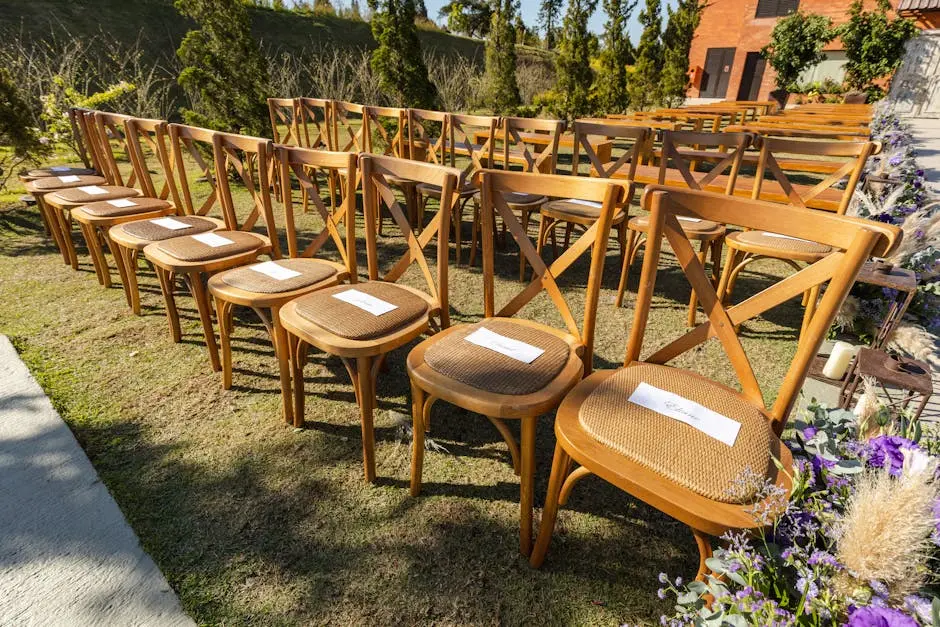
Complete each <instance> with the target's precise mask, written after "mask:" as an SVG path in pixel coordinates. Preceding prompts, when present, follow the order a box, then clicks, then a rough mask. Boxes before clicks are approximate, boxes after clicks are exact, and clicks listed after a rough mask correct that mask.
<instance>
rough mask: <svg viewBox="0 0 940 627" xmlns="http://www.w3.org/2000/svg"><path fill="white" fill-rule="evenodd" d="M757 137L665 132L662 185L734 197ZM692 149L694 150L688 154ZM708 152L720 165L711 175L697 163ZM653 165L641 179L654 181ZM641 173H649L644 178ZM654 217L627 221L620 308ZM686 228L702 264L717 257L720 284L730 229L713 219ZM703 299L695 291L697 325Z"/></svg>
mask: <svg viewBox="0 0 940 627" xmlns="http://www.w3.org/2000/svg"><path fill="white" fill-rule="evenodd" d="M753 139H754V138H753V136H752V135H749V134H747V133H692V132H688V131H666V132H664V133H663V149H662V157H661V158H660V163H659V167H658V168H656V183H657V184H659V185H676V186H681V187H687V188H689V189H695V190H710V191H716V192H719V193H725V194H729V195H730V194H732V193H733V191H734V189H735V185H736V184H737V180H738V174H739V173H740V171H741V163H742V161H743V159H744V153H745V151H746V150H747V147H748V146H750V145H751V142H752V141H753ZM683 146H691V147H692V148H693V151H691V154H690V152H686V151H683V150H682V147H683ZM703 153H705V154H707V153H715V154H716V155H717V157H716V158H720V161H718V162H717V163H715V164H714V165H713V166H712V167H711V169H710V170H707V171H695V170H693V167H694V164H695V163H696V162H697V160H699V159H701V157H702V156H703ZM649 170H650V166H641V167H639V168H637V170H636V174H635V175H634V176H635V180H642V181H643V182H649V178H648V177H649V176H650V172H649ZM641 172H642V173H643V174H641ZM649 220H650V219H649V216H637V217H635V218H631V219H630V220H629V221H628V222H627V255H626V256H625V257H624V259H623V266H622V268H621V269H620V283H619V284H618V285H617V298H616V301H615V304H616V306H617V307H622V306H623V295H624V292H626V289H627V277H628V274H629V272H630V266H631V265H632V263H633V260H634V259H636V256H637V254H638V253H639V251H640V249H641V248H643V247H644V246H647V245H648V242H649V237H648V231H649V224H650V222H649ZM681 222H682V226H683V227H684V228H685V230H686V233H687V234H688V236H689V237H690V238H691V239H693V240H695V241H697V242H698V243H699V253H698V258H699V262H700V263H702V264H704V263H705V259H706V257H707V256H708V254H709V252H710V253H711V267H712V280H713V281H714V284H715V285H717V284H718V278H719V276H720V273H721V254H722V248H723V245H724V240H725V233H726V231H727V229H726V228H725V226H724V225H723V224H718V223H716V222H714V221H712V220H697V219H694V218H683V219H682V221H681ZM696 303H697V299H696V295H695V290H692V293H691V295H690V296H689V315H688V324H689V326H692V325H694V324H695V318H696V307H697V304H696Z"/></svg>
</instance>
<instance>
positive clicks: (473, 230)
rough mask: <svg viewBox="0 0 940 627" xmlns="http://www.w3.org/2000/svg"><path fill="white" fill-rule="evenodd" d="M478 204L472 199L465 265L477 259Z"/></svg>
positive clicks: (471, 263)
mask: <svg viewBox="0 0 940 627" xmlns="http://www.w3.org/2000/svg"><path fill="white" fill-rule="evenodd" d="M480 228H481V227H480V205H479V203H477V201H476V199H474V201H473V222H472V223H471V224H470V259H469V260H468V261H467V265H469V266H472V265H473V264H474V263H476V260H477V234H478V233H479V232H480Z"/></svg>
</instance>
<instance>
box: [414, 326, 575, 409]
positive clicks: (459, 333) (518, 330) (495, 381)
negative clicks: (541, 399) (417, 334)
mask: <svg viewBox="0 0 940 627" xmlns="http://www.w3.org/2000/svg"><path fill="white" fill-rule="evenodd" d="M480 328H485V329H488V330H490V331H492V332H493V333H498V334H499V335H503V336H505V337H508V338H511V339H514V340H517V341H520V342H525V343H526V344H531V345H532V346H536V347H538V348H541V349H543V350H544V351H545V352H544V353H542V354H541V355H539V356H538V357H537V358H536V359H535V360H534V361H532V363H528V364H527V363H525V362H522V361H519V360H518V359H513V358H512V357H508V356H506V355H503V354H502V353H498V352H496V351H493V350H490V349H488V348H484V347H482V346H477V345H476V344H473V343H471V342H468V341H467V340H466V339H465V338H466V337H467V336H468V335H470V334H471V333H473V332H475V331H476V330H478V329H480ZM572 351H573V349H572V348H571V346H570V345H569V344H568V343H567V342H565V341H564V340H563V339H562V338H560V337H558V336H557V335H554V334H551V333H547V332H545V331H542V330H540V329H538V328H536V327H532V326H530V325H524V324H519V323H518V322H516V321H514V320H512V319H510V318H489V319H486V320H483V321H481V322H478V323H476V324H467V325H461V328H459V329H457V330H455V331H453V332H452V333H450V334H449V335H447V336H446V337H444V338H443V339H441V340H440V341H439V342H434V343H433V344H432V345H431V346H430V347H428V349H427V351H426V352H425V355H424V360H425V362H426V363H427V365H428V366H429V367H430V368H431V369H433V370H435V371H436V372H439V373H440V374H442V375H444V376H447V377H450V378H451V379H454V380H455V381H459V382H460V383H464V384H466V385H469V386H472V387H475V388H477V389H480V390H484V391H486V392H491V393H494V394H509V395H515V396H523V395H526V394H532V393H533V392H537V391H538V390H541V389H542V388H544V387H545V386H547V385H548V384H549V383H551V382H552V381H553V380H554V379H555V377H557V376H558V373H559V372H561V370H562V368H564V366H565V364H566V363H567V362H568V359H569V357H570V356H571V353H572Z"/></svg>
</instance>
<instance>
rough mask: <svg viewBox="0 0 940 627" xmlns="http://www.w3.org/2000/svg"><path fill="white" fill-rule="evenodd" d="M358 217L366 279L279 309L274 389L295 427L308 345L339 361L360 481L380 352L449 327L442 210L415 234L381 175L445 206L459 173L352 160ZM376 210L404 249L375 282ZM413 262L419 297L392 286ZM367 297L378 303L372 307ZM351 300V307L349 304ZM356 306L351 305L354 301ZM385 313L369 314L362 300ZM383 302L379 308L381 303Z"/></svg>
mask: <svg viewBox="0 0 940 627" xmlns="http://www.w3.org/2000/svg"><path fill="white" fill-rule="evenodd" d="M359 168H360V173H359V176H360V178H361V179H362V188H363V189H362V193H363V211H364V213H365V233H366V253H367V255H368V266H369V281H368V282H366V283H358V284H357V285H356V286H354V287H352V286H347V285H342V286H336V287H332V288H326V289H322V290H318V291H316V292H313V293H311V294H307V295H306V296H302V297H300V298H297V299H294V300H292V301H290V302H289V303H287V304H286V305H284V306H283V307H281V311H280V320H281V326H282V327H283V328H284V329H285V330H286V332H287V338H288V339H287V341H288V343H289V346H290V361H291V381H292V382H293V392H292V391H291V390H290V389H288V388H282V393H283V395H284V397H285V398H291V397H292V398H293V404H294V406H293V415H294V421H295V423H296V424H303V418H304V376H303V369H304V365H305V364H306V362H307V352H308V350H309V347H310V346H313V347H315V348H317V349H319V350H321V351H323V352H325V353H328V354H330V355H336V356H337V357H339V358H340V359H342V361H343V364H344V365H345V366H346V369H347V371H348V372H349V376H350V378H351V379H352V383H353V389H354V390H355V393H356V401H357V403H358V405H359V412H360V418H361V423H362V456H363V465H364V467H365V477H366V480H367V481H373V480H374V479H375V454H374V451H375V437H374V433H373V426H372V425H373V412H374V410H375V405H376V397H375V379H376V377H377V375H378V372H379V369H380V367H381V365H382V364H383V363H384V361H385V358H386V357H387V356H388V354H389V353H390V352H391V351H393V350H395V349H396V348H399V347H401V346H404V345H405V344H407V343H408V342H411V341H412V340H414V339H415V338H417V337H418V336H420V335H421V334H423V333H425V332H428V331H429V330H434V331H436V330H437V329H440V328H446V327H447V326H449V324H450V316H449V312H448V304H447V270H448V265H447V256H448V246H447V238H446V237H444V236H442V235H441V234H442V233H446V232H447V229H448V220H449V219H450V212H448V211H438V212H437V214H436V215H435V216H434V218H433V219H431V221H430V222H429V223H428V225H427V226H426V227H424V229H423V230H422V231H421V232H420V233H419V234H416V233H415V232H414V231H413V230H412V227H411V225H410V224H409V222H408V219H407V217H406V215H405V212H404V210H403V209H402V207H401V205H400V204H399V203H398V200H397V199H396V197H395V195H394V193H393V192H392V190H391V187H390V183H389V182H388V178H389V177H399V178H406V179H409V180H414V181H420V182H422V183H427V184H430V185H439V186H440V187H441V189H442V190H443V192H442V198H441V204H442V205H443V206H445V207H449V206H453V203H454V200H455V198H456V193H457V192H456V190H457V189H459V187H460V185H461V183H462V181H461V179H462V174H461V172H460V171H459V170H456V169H454V168H445V167H442V166H438V165H432V164H429V163H419V162H417V161H408V160H405V159H397V158H394V157H386V156H379V155H365V154H364V155H360V158H359ZM380 205H384V206H385V207H386V208H387V209H388V211H389V213H391V215H392V218H393V220H394V222H395V224H396V225H397V227H398V229H399V230H400V231H401V233H402V235H403V236H404V238H405V239H406V241H407V249H406V251H405V252H404V254H403V255H402V257H401V258H400V259H399V260H398V261H397V262H396V263H394V265H393V266H392V267H391V269H389V270H388V272H386V273H385V274H384V275H383V276H381V277H380V273H379V250H378V233H377V231H378V229H377V224H376V223H377V222H378V217H379V208H380ZM435 236H436V237H437V272H436V273H435V274H432V272H431V269H430V267H429V266H428V261H427V259H426V258H425V256H424V248H425V247H426V246H427V245H428V242H430V241H431V240H432V239H434V237H435ZM412 264H416V265H417V267H418V269H419V270H420V272H421V275H422V276H423V278H424V281H425V285H426V287H427V292H425V291H422V290H419V289H416V288H412V287H408V286H405V285H401V284H398V283H396V281H397V280H398V279H399V278H401V277H402V276H403V275H404V273H405V272H406V271H407V270H408V269H409V268H410V267H411V265H412ZM374 299H377V300H378V303H376V301H375V300H374ZM350 300H352V301H353V302H349V301H350ZM357 302H358V303H359V304H358V305H357V304H354V303H357ZM370 302H371V303H372V304H378V305H380V306H381V307H386V306H391V307H393V309H390V310H387V311H384V312H381V313H373V312H370V311H369V310H368V309H363V308H362V307H363V306H366V307H367V306H368V304H369V303H370ZM383 303H384V304H383Z"/></svg>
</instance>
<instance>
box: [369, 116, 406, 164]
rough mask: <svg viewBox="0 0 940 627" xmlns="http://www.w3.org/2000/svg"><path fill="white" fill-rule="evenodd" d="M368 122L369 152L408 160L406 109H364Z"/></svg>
mask: <svg viewBox="0 0 940 627" xmlns="http://www.w3.org/2000/svg"><path fill="white" fill-rule="evenodd" d="M365 113H366V117H367V118H368V120H369V131H370V132H371V133H372V135H371V137H370V138H369V152H371V153H373V154H376V155H385V156H386V157H401V158H403V159H407V158H409V156H408V151H407V150H406V147H405V140H406V138H407V137H408V129H407V127H408V109H399V108H396V107H372V106H369V107H366V108H365Z"/></svg>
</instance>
